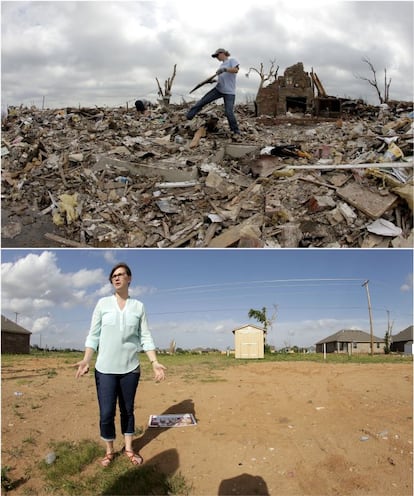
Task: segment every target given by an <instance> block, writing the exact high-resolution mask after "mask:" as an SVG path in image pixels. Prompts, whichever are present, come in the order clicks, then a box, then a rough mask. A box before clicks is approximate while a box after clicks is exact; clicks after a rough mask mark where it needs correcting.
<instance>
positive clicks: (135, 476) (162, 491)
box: [39, 440, 191, 496]
mask: <svg viewBox="0 0 414 496" xmlns="http://www.w3.org/2000/svg"><path fill="white" fill-rule="evenodd" d="M51 448H52V449H53V451H54V452H55V454H56V461H55V462H54V463H52V464H50V465H48V464H47V463H46V462H45V461H42V462H41V463H40V464H39V466H40V469H41V471H42V473H43V476H44V479H45V482H46V487H45V490H47V491H48V492H50V493H51V494H58V495H62V496H63V495H68V496H79V495H80V494H82V496H96V495H97V494H100V495H117V496H118V495H124V494H128V495H131V494H145V495H175V494H176V495H183V496H188V495H190V494H191V486H190V485H189V484H187V482H186V480H185V479H184V477H183V476H182V474H181V473H178V474H174V475H170V474H164V473H163V472H162V471H161V470H160V469H159V468H158V467H157V465H143V466H142V467H132V466H131V463H130V462H129V460H128V459H127V458H126V457H125V456H119V457H116V458H115V459H114V461H113V462H112V463H111V465H109V467H107V468H102V467H101V466H100V465H99V463H97V458H101V457H103V448H102V446H101V444H98V443H96V442H94V441H91V440H83V441H81V442H79V443H70V442H67V441H63V442H56V443H52V444H51Z"/></svg>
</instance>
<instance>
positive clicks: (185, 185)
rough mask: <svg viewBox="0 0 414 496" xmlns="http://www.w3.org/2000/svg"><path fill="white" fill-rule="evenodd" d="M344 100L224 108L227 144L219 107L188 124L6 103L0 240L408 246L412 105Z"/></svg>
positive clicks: (174, 109)
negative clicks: (317, 107) (342, 108)
mask: <svg viewBox="0 0 414 496" xmlns="http://www.w3.org/2000/svg"><path fill="white" fill-rule="evenodd" d="M350 108H352V109H353V112H350V113H346V114H345V113H344V114H343V115H342V116H341V117H340V118H328V117H326V118H321V117H318V118H315V117H311V116H309V115H304V114H291V113H287V114H286V115H283V116H280V117H273V116H266V115H261V116H259V117H256V116H255V113H254V111H253V110H252V108H251V107H250V106H249V105H247V104H246V105H237V106H236V109H235V110H236V117H237V119H238V122H239V126H240V129H241V131H242V135H241V137H240V138H238V139H237V141H234V139H232V137H231V135H230V133H228V124H227V119H226V118H225V116H224V112H223V108H222V106H220V105H212V106H211V107H209V108H207V109H206V111H205V112H204V113H200V114H199V115H198V116H197V117H196V118H195V119H193V120H192V121H187V120H186V118H185V114H186V110H187V108H186V105H185V104H183V105H172V104H171V105H169V106H168V107H164V106H158V107H156V108H154V109H152V111H151V114H150V116H147V117H140V116H139V115H138V114H137V112H136V111H135V108H129V109H128V108H114V109H108V108H66V109H53V110H39V109H36V108H23V107H20V108H10V109H9V112H8V115H7V116H6V117H4V118H3V120H2V144H1V157H2V161H1V162H2V166H1V167H2V174H1V179H2V243H3V246H15V247H16V246H21V247H25V246H32V247H33V246H42V247H48V246H70V247H120V248H123V247H140V248H141V247H143V248H153V247H154V248H156V247H158V248H177V247H183V248H184V247H193V248H225V247H241V248H260V247H263V248H302V247H303V248H306V247H315V248H317V247H321V248H342V247H349V248H373V247H381V248H391V247H395V248H401V247H412V246H413V216H412V209H413V112H412V106H411V108H410V107H409V106H408V107H407V106H400V105H395V106H386V105H382V106H379V107H374V108H373V107H368V106H366V107H364V106H362V108H360V107H359V108H358V109H357V110H355V107H354V106H350ZM40 221H47V222H48V226H49V230H48V232H45V233H43V234H42V235H41V236H39V234H37V238H36V232H37V231H38V228H37V226H38V223H39V222H40ZM25 232H26V237H23V234H24V233H25ZM28 232H29V238H27V233H28ZM30 233H32V235H33V238H32V239H30ZM27 239H29V240H30V241H27ZM28 243H30V244H28Z"/></svg>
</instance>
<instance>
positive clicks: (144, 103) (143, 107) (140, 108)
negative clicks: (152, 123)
mask: <svg viewBox="0 0 414 496" xmlns="http://www.w3.org/2000/svg"><path fill="white" fill-rule="evenodd" d="M135 108H136V109H137V112H138V114H140V115H141V116H145V117H147V116H149V115H150V108H151V102H149V101H148V100H136V101H135Z"/></svg>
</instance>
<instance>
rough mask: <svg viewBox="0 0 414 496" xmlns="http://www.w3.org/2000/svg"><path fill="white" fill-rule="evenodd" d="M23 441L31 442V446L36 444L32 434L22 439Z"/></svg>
mask: <svg viewBox="0 0 414 496" xmlns="http://www.w3.org/2000/svg"><path fill="white" fill-rule="evenodd" d="M23 442H24V443H26V444H32V445H33V446H36V444H37V443H36V439H35V438H34V437H33V436H29V437H26V438H25V439H23Z"/></svg>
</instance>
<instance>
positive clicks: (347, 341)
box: [316, 329, 384, 355]
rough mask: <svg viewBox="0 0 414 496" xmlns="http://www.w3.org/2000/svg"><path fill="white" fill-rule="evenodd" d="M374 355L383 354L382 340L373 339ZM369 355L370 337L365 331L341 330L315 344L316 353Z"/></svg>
mask: <svg viewBox="0 0 414 496" xmlns="http://www.w3.org/2000/svg"><path fill="white" fill-rule="evenodd" d="M373 342H374V350H373V352H374V353H384V339H382V338H377V337H376V336H374V337H373ZM324 349H325V351H326V353H344V354H349V355H352V353H371V335H370V334H369V333H368V332H365V331H359V330H353V329H349V330H348V329H342V330H341V331H338V332H336V333H335V334H332V335H331V336H328V337H327V338H325V339H322V340H321V341H318V342H317V343H316V353H323V352H324Z"/></svg>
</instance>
